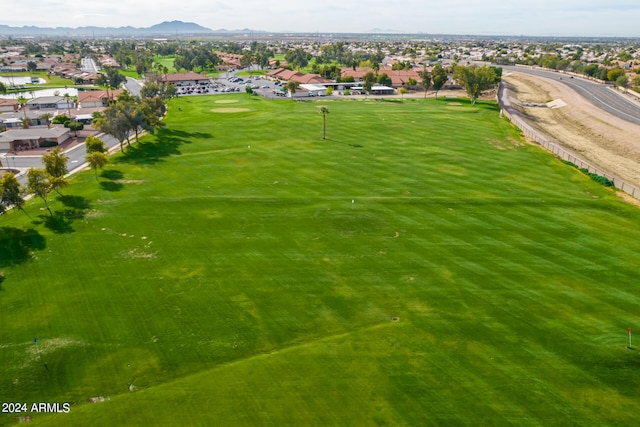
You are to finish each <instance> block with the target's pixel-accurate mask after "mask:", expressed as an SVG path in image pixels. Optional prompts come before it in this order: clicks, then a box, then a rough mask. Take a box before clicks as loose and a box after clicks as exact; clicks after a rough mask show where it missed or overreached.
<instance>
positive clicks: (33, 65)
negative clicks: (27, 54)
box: [27, 61, 38, 73]
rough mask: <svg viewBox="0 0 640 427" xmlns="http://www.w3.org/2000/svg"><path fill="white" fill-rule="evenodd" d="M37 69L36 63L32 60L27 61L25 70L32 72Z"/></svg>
mask: <svg viewBox="0 0 640 427" xmlns="http://www.w3.org/2000/svg"><path fill="white" fill-rule="evenodd" d="M37 69H38V64H36V63H35V62H34V61H28V62H27V71H30V72H32V73H33V72H34V71H36V70H37Z"/></svg>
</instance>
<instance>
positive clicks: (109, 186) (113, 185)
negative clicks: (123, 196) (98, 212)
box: [100, 181, 124, 191]
mask: <svg viewBox="0 0 640 427" xmlns="http://www.w3.org/2000/svg"><path fill="white" fill-rule="evenodd" d="M122 187H124V185H122V183H120V182H116V181H100V188H102V189H103V190H105V191H120V190H122Z"/></svg>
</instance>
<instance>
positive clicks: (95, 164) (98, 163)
mask: <svg viewBox="0 0 640 427" xmlns="http://www.w3.org/2000/svg"><path fill="white" fill-rule="evenodd" d="M84 159H85V161H86V162H87V163H89V167H90V168H91V169H93V170H94V171H95V174H96V181H99V179H98V169H102V168H104V167H105V166H106V165H107V164H108V163H109V158H108V157H107V155H106V154H105V153H101V152H99V151H94V152H92V153H89V154H87V155H86V156H85V158H84Z"/></svg>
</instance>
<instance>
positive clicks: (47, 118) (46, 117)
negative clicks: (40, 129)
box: [38, 113, 51, 128]
mask: <svg viewBox="0 0 640 427" xmlns="http://www.w3.org/2000/svg"><path fill="white" fill-rule="evenodd" d="M38 118H39V119H43V120H44V121H45V122H46V123H47V128H51V113H44V114H42V115H41V116H40V117H38Z"/></svg>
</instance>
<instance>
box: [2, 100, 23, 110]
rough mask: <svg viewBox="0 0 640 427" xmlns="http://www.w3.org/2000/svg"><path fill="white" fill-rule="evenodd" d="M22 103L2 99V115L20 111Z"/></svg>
mask: <svg viewBox="0 0 640 427" xmlns="http://www.w3.org/2000/svg"><path fill="white" fill-rule="evenodd" d="M19 107H20V103H19V102H18V101H16V100H15V99H4V98H0V113H6V112H14V111H18V108H19Z"/></svg>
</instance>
